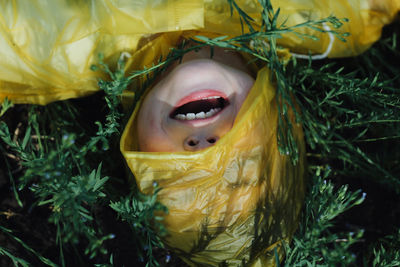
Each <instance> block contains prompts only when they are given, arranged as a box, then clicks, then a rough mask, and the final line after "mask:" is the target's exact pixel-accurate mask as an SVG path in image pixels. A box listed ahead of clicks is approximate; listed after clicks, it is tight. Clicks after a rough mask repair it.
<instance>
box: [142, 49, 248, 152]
mask: <svg viewBox="0 0 400 267" xmlns="http://www.w3.org/2000/svg"><path fill="white" fill-rule="evenodd" d="M253 83H254V79H253V77H251V76H250V75H249V71H248V70H247V68H246V62H244V60H243V59H242V58H241V56H240V55H239V54H237V53H234V52H232V51H224V50H223V49H215V51H214V56H213V58H212V59H210V51H209V49H208V48H204V49H201V50H200V51H198V52H190V53H187V54H186V55H185V56H184V57H183V60H182V63H181V64H179V65H174V66H172V67H170V69H169V70H167V72H166V75H165V76H164V77H163V78H162V79H161V80H160V81H159V82H158V83H157V84H156V85H155V86H154V87H153V89H152V90H151V91H150V92H149V94H148V95H147V96H146V97H145V99H144V101H143V104H142V106H141V108H140V111H139V115H138V122H137V123H138V125H137V129H138V139H139V140H138V141H139V149H140V151H149V152H156V151H158V152H179V151H196V150H200V149H204V148H206V147H209V146H212V145H214V144H215V143H216V142H217V141H218V139H219V138H221V137H222V136H223V135H224V134H226V133H227V132H228V131H229V130H230V129H231V128H232V125H233V122H234V120H235V118H236V115H237V113H238V111H239V109H240V107H241V106H242V103H243V102H244V100H245V98H246V96H247V93H248V92H249V90H250V88H251V87H252V85H253Z"/></svg>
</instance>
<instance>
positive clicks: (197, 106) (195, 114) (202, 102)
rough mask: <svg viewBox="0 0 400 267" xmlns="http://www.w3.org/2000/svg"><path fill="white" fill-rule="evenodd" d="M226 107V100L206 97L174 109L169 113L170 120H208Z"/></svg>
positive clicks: (219, 97)
mask: <svg viewBox="0 0 400 267" xmlns="http://www.w3.org/2000/svg"><path fill="white" fill-rule="evenodd" d="M228 105H229V100H228V98H225V97H222V96H208V97H204V98H201V99H198V100H194V101H190V102H188V103H185V104H183V105H180V106H178V107H176V108H175V109H174V110H173V111H172V112H171V114H170V118H172V119H176V120H182V121H191V120H202V119H208V118H211V117H213V116H215V115H217V114H218V113H220V112H221V111H222V110H223V109H224V108H225V107H227V106H228Z"/></svg>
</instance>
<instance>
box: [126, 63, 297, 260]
mask: <svg viewBox="0 0 400 267" xmlns="http://www.w3.org/2000/svg"><path fill="white" fill-rule="evenodd" d="M269 76H270V75H269V71H268V70H267V69H265V68H264V69H261V70H260V71H259V72H258V76H257V79H256V82H255V84H254V86H253V88H252V89H251V91H250V93H249V95H248V96H247V98H246V101H245V102H244V104H243V106H242V108H241V110H240V112H239V114H238V116H237V117H236V120H235V123H234V126H233V128H232V129H231V130H230V131H229V132H228V133H227V134H226V135H225V136H223V138H221V139H220V140H219V141H218V142H217V143H216V144H215V145H214V146H212V147H209V148H207V149H205V150H201V151H199V152H179V153H170V152H164V153H159V152H158V153H155V152H138V151H136V150H137V145H138V144H137V143H136V142H137V141H136V140H137V138H136V121H135V120H136V115H137V112H138V110H139V109H140V104H139V105H138V106H137V108H136V110H135V111H134V113H133V115H132V117H131V119H130V120H129V122H128V124H127V126H126V128H125V131H124V133H123V135H122V138H121V151H122V153H123V155H124V157H125V159H126V161H127V163H128V166H129V167H130V169H131V170H132V172H133V174H134V175H135V177H136V181H137V184H138V186H139V188H140V190H141V191H143V192H145V193H151V192H152V191H153V190H154V187H153V184H154V182H156V183H157V184H158V185H159V186H160V187H161V188H163V189H162V190H161V191H160V193H159V200H160V201H161V202H162V203H164V204H165V205H166V206H167V207H168V210H169V214H168V215H166V216H165V226H166V228H167V230H168V235H167V236H166V237H165V243H166V244H167V245H168V246H169V247H171V248H173V249H174V250H175V251H176V252H177V253H178V254H179V255H180V256H181V257H182V258H183V259H185V260H186V261H187V262H188V263H189V264H191V265H193V266H203V265H204V266H219V264H221V263H222V262H225V263H226V264H227V265H228V266H241V265H240V264H241V263H242V262H245V263H247V265H246V266H250V265H251V264H255V265H254V266H257V264H261V265H259V266H270V265H271V266H273V265H274V264H273V262H274V261H275V256H274V248H276V249H277V251H278V252H279V251H280V249H281V248H280V242H281V241H282V239H283V238H289V237H290V236H291V235H292V233H293V231H294V230H295V229H296V227H297V222H298V215H299V211H300V208H301V206H302V203H303V201H302V200H303V196H304V143H303V137H302V132H301V127H300V125H296V124H294V134H295V137H296V140H297V142H298V145H299V151H300V152H299V153H300V161H299V162H298V164H297V165H296V166H293V165H292V164H291V160H290V159H289V156H286V155H285V156H283V155H280V153H279V151H278V147H277V136H276V134H277V124H278V117H277V116H278V110H277V106H276V97H275V88H274V86H273V85H272V83H271V82H270V80H269Z"/></svg>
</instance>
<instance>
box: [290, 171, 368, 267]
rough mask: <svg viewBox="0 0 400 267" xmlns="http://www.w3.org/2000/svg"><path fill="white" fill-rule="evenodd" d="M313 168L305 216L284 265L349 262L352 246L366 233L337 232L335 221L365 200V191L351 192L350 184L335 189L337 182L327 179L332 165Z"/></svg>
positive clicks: (323, 264)
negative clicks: (334, 228)
mask: <svg viewBox="0 0 400 267" xmlns="http://www.w3.org/2000/svg"><path fill="white" fill-rule="evenodd" d="M313 172H314V173H313V177H312V186H311V188H310V189H309V193H308V195H307V198H306V201H305V205H304V212H303V218H302V221H301V224H300V227H299V230H298V232H297V235H296V236H295V237H294V239H293V245H292V246H288V245H287V246H286V250H287V256H286V260H285V264H284V266H349V265H350V264H351V263H354V260H355V256H354V254H352V253H351V252H350V251H349V247H350V246H351V245H352V244H354V243H355V242H357V241H358V240H359V239H360V238H361V237H362V234H363V231H358V232H357V233H353V232H349V233H340V232H333V231H332V228H333V226H334V224H333V222H334V219H335V218H336V217H337V216H339V215H340V214H342V213H343V212H345V211H346V210H348V209H350V208H352V207H353V206H355V205H359V204H361V203H362V202H363V200H364V198H365V194H361V193H360V191H357V192H350V191H349V190H348V187H347V186H346V185H343V186H341V187H340V188H338V189H336V190H335V189H334V185H333V183H332V182H331V181H329V180H326V179H327V178H328V177H329V176H330V175H331V172H332V171H331V169H330V168H329V167H324V168H322V167H318V168H317V169H316V170H313Z"/></svg>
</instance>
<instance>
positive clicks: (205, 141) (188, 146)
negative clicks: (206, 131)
mask: <svg viewBox="0 0 400 267" xmlns="http://www.w3.org/2000/svg"><path fill="white" fill-rule="evenodd" d="M218 139H219V137H217V136H208V137H203V136H189V137H188V138H186V139H185V141H184V144H183V148H184V149H185V150H186V151H196V150H200V149H204V148H207V147H209V146H213V145H214V144H215V143H216V142H217V140H218Z"/></svg>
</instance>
